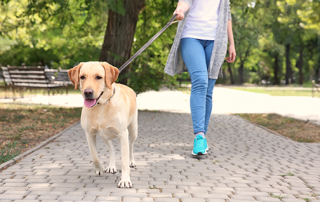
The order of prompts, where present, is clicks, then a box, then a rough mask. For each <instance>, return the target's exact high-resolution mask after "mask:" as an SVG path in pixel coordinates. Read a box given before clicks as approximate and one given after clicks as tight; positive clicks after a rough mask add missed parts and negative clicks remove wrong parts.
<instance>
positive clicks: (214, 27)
mask: <svg viewBox="0 0 320 202" xmlns="http://www.w3.org/2000/svg"><path fill="white" fill-rule="evenodd" d="M173 14H177V17H176V19H177V20H180V21H179V24H178V29H177V34H176V37H175V40H174V42H173V45H172V48H171V51H170V53H169V56H168V60H167V63H166V67H165V72H166V73H167V74H169V75H172V76H173V75H174V74H176V73H182V72H186V71H188V72H189V74H190V77H191V84H192V87H191V96H190V108H191V116H192V122H193V132H194V134H195V138H194V145H193V150H192V154H193V155H200V154H206V152H207V151H208V144H207V140H206V138H205V135H206V134H207V128H208V124H209V119H210V116H211V110H212V92H213V87H214V85H215V83H216V80H217V79H218V76H219V74H221V67H222V64H223V62H224V59H225V56H226V52H227V45H228V41H229V57H227V59H226V60H227V62H229V63H231V62H234V60H235V57H236V51H235V47H234V40H233V33H232V21H231V13H230V2H229V0H179V2H178V5H177V8H176V10H175V11H174V13H173Z"/></svg>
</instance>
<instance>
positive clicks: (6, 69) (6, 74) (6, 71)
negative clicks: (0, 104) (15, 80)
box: [1, 67, 12, 85]
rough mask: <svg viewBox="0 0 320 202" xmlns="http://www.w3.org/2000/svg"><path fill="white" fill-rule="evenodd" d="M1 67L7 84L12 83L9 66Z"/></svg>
mask: <svg viewBox="0 0 320 202" xmlns="http://www.w3.org/2000/svg"><path fill="white" fill-rule="evenodd" d="M1 69H2V76H3V80H4V83H5V85H11V84H12V81H11V77H10V74H9V71H8V67H1Z"/></svg>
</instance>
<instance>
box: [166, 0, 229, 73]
mask: <svg viewBox="0 0 320 202" xmlns="http://www.w3.org/2000/svg"><path fill="white" fill-rule="evenodd" d="M179 1H184V2H186V3H187V4H188V5H189V10H190V8H191V5H192V2H193V0H179ZM189 10H188V11H187V12H186V13H185V17H184V19H183V20H181V21H179V23H178V28H177V33H176V37H175V39H174V41H173V44H172V47H171V50H170V53H169V56H168V59H167V63H166V66H165V68H164V71H165V73H167V74H169V75H171V76H173V75H174V74H177V73H182V72H186V71H188V69H187V67H186V65H185V63H184V62H183V59H182V56H181V50H180V40H181V34H182V31H183V28H184V26H185V24H186V21H187V18H188V14H189ZM228 20H231V12H230V1H229V0H221V2H220V8H219V20H218V29H217V35H216V39H215V42H214V46H213V50H212V55H211V59H210V64H209V68H208V77H209V78H210V79H217V78H218V76H219V73H220V75H222V73H221V71H220V70H221V67H222V64H223V62H224V59H225V57H226V53H227V46H228V32H227V26H228Z"/></svg>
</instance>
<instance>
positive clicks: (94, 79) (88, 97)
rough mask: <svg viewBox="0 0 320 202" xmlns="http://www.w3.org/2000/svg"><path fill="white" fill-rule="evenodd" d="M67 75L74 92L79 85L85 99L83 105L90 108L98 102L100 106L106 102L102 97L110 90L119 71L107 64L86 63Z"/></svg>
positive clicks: (104, 97) (105, 98)
mask: <svg viewBox="0 0 320 202" xmlns="http://www.w3.org/2000/svg"><path fill="white" fill-rule="evenodd" d="M68 75H69V78H70V80H71V82H72V83H73V84H74V89H75V90H76V89H77V87H78V84H79V83H80V90H81V94H82V96H83V98H84V99H85V101H84V105H85V106H86V107H88V108H92V107H94V106H95V105H96V104H97V103H98V100H99V103H101V104H103V103H105V102H106V101H107V99H108V98H107V97H106V96H103V95H104V94H107V91H111V90H112V84H113V83H114V82H115V81H116V80H117V78H118V75H119V70H118V69H117V68H115V67H113V66H112V65H110V64H109V63H107V62H86V63H80V64H79V65H77V66H75V67H73V68H72V69H70V70H69V71H68ZM79 81H80V82H79Z"/></svg>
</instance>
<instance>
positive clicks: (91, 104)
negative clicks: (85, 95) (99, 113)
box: [84, 91, 103, 108]
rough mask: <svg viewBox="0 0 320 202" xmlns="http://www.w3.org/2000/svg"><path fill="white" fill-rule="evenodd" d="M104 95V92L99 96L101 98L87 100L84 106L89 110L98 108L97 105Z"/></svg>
mask: <svg viewBox="0 0 320 202" xmlns="http://www.w3.org/2000/svg"><path fill="white" fill-rule="evenodd" d="M102 94H103V91H102V92H101V94H100V95H99V97H98V98H97V99H85V100H84V105H85V106H86V107H88V108H92V107H94V106H96V104H97V103H98V100H99V98H100V97H101V95H102Z"/></svg>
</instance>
